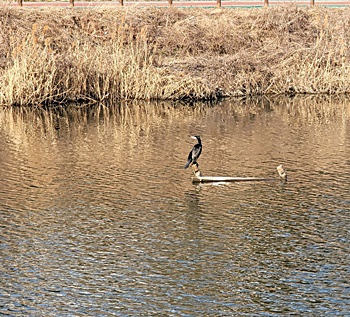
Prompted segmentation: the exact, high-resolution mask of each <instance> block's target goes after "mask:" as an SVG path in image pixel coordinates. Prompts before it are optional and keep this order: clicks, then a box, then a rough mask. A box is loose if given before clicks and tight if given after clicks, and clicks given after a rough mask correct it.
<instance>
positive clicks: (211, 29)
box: [0, 5, 350, 105]
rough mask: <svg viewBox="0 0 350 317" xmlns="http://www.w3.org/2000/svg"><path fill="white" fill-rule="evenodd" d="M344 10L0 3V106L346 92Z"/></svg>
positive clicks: (348, 59) (348, 37)
mask: <svg viewBox="0 0 350 317" xmlns="http://www.w3.org/2000/svg"><path fill="white" fill-rule="evenodd" d="M349 47H350V9H326V8H315V9H310V8H297V7H293V6H291V5H289V6H288V7H287V6H279V7H276V8H268V9H223V10H219V11H218V10H215V11H212V10H208V9H176V8H170V9H169V8H124V9H117V10H114V9H111V8H105V9H104V8H98V9H86V10H69V9H54V8H51V9H50V8H46V9H40V10H39V9H16V8H9V7H2V8H1V10H0V104H2V105H40V104H47V103H53V102H67V101H84V102H95V101H101V100H102V101H105V102H116V101H119V100H128V99H145V100H152V99H158V100H160V99H172V100H176V99H192V100H209V99H217V98H221V97H225V96H246V95H250V96H252V95H261V94H295V93H311V94H315V93H322V94H341V93H348V92H350V76H349V73H350V52H349Z"/></svg>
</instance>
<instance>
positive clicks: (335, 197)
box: [0, 98, 350, 316]
mask: <svg viewBox="0 0 350 317" xmlns="http://www.w3.org/2000/svg"><path fill="white" fill-rule="evenodd" d="M349 115H350V106H349V103H348V101H347V100H344V99H339V100H338V99H334V98H329V99H324V100H320V99H317V98H307V99H292V100H291V99H287V100H286V99H283V98H281V99H277V100H273V101H271V100H268V99H262V100H255V101H249V102H248V101H240V102H225V103H222V104H217V105H214V106H211V107H209V106H208V105H202V104H198V105H193V106H192V107H188V106H182V105H169V104H165V103H158V104H149V103H138V104H121V105H118V106H115V107H106V106H102V105H101V106H98V107H93V108H77V107H68V108H58V109H55V110H43V109H24V108H10V109H1V110H0V136H1V138H0V149H1V151H0V162H1V164H0V206H1V209H0V210H1V211H0V215H1V223H0V225H1V231H0V255H1V259H2V267H1V275H2V278H1V280H0V294H1V295H0V299H1V300H0V314H4V315H9V316H22V315H32V316H43V315H45V316H46V315H47V316H56V315H57V316H58V315H64V316H73V315H74V316H82V315H89V316H95V315H97V316H100V315H101V316H107V315H116V316H158V315H159V316H164V315H166V316H232V315H234V316H246V315H248V316H260V315H266V316H277V315H291V314H294V315H302V316H316V315H317V316H329V315H331V316H345V315H346V314H347V313H348V311H349V308H350V301H349V298H350V296H349V290H350V285H349V280H350V279H349V278H350V276H349V266H348V263H349V229H348V228H349V224H350V217H349V213H348V211H349V209H350V208H349V206H350V199H349V188H348V183H349V179H350V172H349V165H350V161H349V158H348V153H349V148H350V142H349V140H350V132H349V117H350V116H349ZM190 134H191V135H192V134H200V135H201V136H202V139H203V143H204V149H203V153H202V156H201V158H200V166H201V169H202V172H203V173H204V174H206V175H225V176H262V177H277V176H276V171H275V168H276V166H277V165H278V164H280V163H283V164H284V165H285V166H286V168H287V170H288V172H289V176H290V177H289V179H290V182H288V183H287V184H283V183H280V182H279V181H278V180H276V182H267V183H242V184H240V183H236V184H225V185H223V184H220V185H216V186H202V185H200V186H194V185H192V183H191V181H190V177H191V175H190V171H188V170H186V171H185V170H183V165H184V163H185V161H186V157H187V154H188V150H189V149H190V148H191V147H192V145H193V143H192V141H191V139H190V138H189V135H190Z"/></svg>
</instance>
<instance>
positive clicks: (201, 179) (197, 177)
mask: <svg viewBox="0 0 350 317" xmlns="http://www.w3.org/2000/svg"><path fill="white" fill-rule="evenodd" d="M192 170H193V173H194V176H193V177H192V182H193V183H224V182H262V181H265V182H266V181H274V180H276V179H275V178H265V177H229V176H202V173H201V171H200V170H199V167H198V164H193V165H192ZM277 171H278V174H279V176H280V178H281V179H282V180H284V181H287V174H286V172H285V170H284V168H283V166H282V165H279V166H278V167H277Z"/></svg>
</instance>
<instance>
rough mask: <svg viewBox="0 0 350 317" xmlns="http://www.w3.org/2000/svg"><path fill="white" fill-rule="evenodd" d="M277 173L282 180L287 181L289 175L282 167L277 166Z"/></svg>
mask: <svg viewBox="0 0 350 317" xmlns="http://www.w3.org/2000/svg"><path fill="white" fill-rule="evenodd" d="M277 172H278V174H279V176H280V177H281V179H282V180H284V181H287V173H286V171H285V170H284V168H283V166H282V165H279V166H277Z"/></svg>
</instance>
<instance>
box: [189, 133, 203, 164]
mask: <svg viewBox="0 0 350 317" xmlns="http://www.w3.org/2000/svg"><path fill="white" fill-rule="evenodd" d="M191 138H192V139H196V140H197V142H198V143H197V144H196V145H195V146H194V147H193V149H192V151H191V152H190V154H188V158H187V163H186V165H185V169H186V168H187V167H189V166H190V165H193V164H197V159H198V158H199V156H200V155H201V153H202V142H201V138H200V136H199V135H196V136H191Z"/></svg>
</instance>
